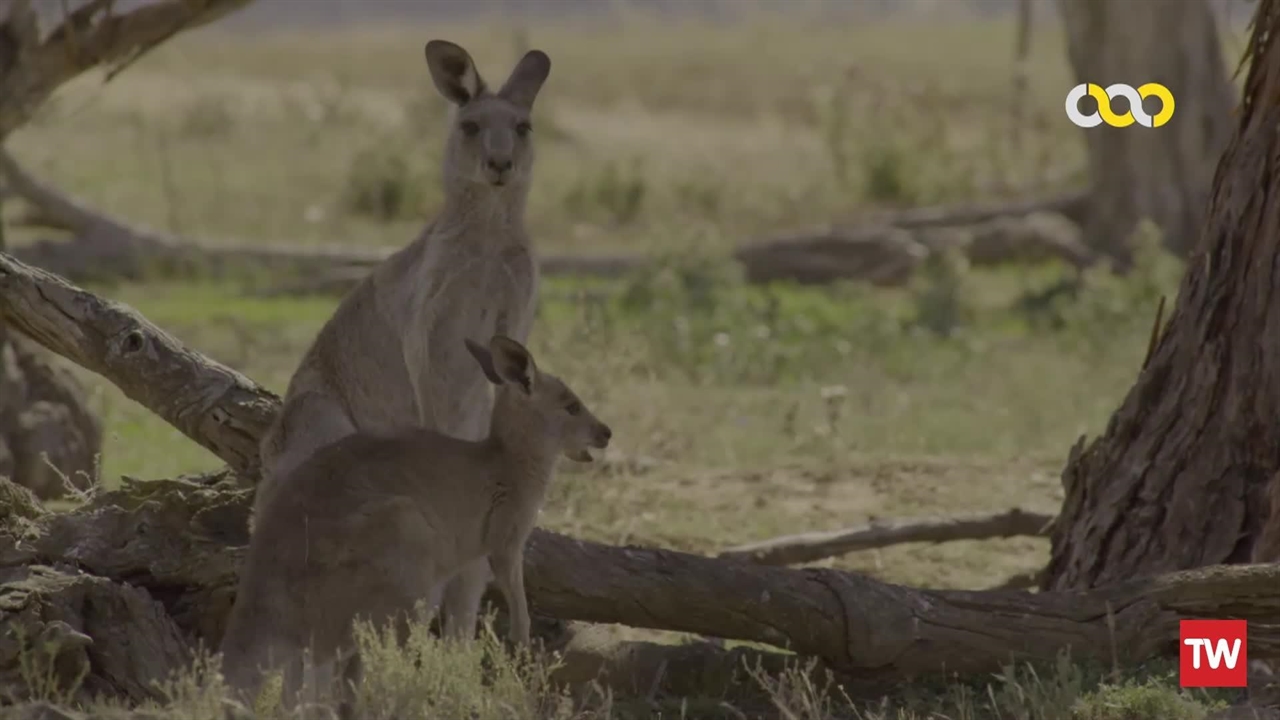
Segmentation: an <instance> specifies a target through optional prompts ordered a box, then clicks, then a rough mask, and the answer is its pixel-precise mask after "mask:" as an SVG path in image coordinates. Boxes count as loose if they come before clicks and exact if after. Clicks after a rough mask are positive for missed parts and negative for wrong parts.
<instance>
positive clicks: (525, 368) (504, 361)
mask: <svg viewBox="0 0 1280 720" xmlns="http://www.w3.org/2000/svg"><path fill="white" fill-rule="evenodd" d="M489 354H490V356H492V357H493V369H494V370H496V371H497V373H498V377H500V378H502V380H503V381H504V382H509V383H514V384H516V385H519V386H520V387H521V388H522V389H523V390H524V392H525V394H526V395H532V394H533V380H534V378H536V377H537V376H538V368H537V366H536V365H534V364H533V356H532V355H530V354H529V351H528V350H526V349H525V347H524V346H523V345H521V344H520V343H518V342H516V341H515V340H512V339H511V338H509V337H506V336H504V335H494V336H493V339H492V340H490V341H489Z"/></svg>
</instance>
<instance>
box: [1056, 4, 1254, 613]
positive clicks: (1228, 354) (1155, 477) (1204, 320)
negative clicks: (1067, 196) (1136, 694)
mask: <svg viewBox="0 0 1280 720" xmlns="http://www.w3.org/2000/svg"><path fill="white" fill-rule="evenodd" d="M1121 4H1123V5H1125V6H1126V7H1128V6H1133V7H1134V8H1138V7H1141V8H1147V7H1148V6H1150V7H1151V8H1153V9H1155V8H1159V7H1163V6H1164V4H1163V3H1162V2H1156V1H1155V0H1153V1H1152V2H1147V3H1116V5H1121ZM1198 4H1199V3H1198V2H1197V3H1188V6H1192V5H1198ZM1168 10H1169V11H1170V12H1172V8H1168ZM1162 22H1163V21H1162ZM1247 57H1249V58H1250V59H1251V66H1250V70H1249V76H1248V80H1247V83H1246V89H1245V93H1246V94H1245V99H1244V102H1243V105H1242V108H1241V112H1240V114H1239V121H1238V123H1239V124H1238V127H1237V129H1236V132H1235V135H1234V137H1233V138H1232V141H1231V144H1230V145H1229V147H1228V148H1227V150H1226V153H1225V155H1223V157H1222V161H1221V163H1220V164H1219V165H1218V170H1217V174H1216V176H1215V178H1214V185H1213V195H1212V198H1211V202H1210V204H1209V208H1208V213H1207V220H1206V222H1205V225H1204V230H1203V239H1202V241H1201V243H1200V245H1199V246H1198V248H1197V250H1196V251H1195V252H1194V253H1193V254H1192V255H1191V257H1190V259H1189V261H1188V266H1187V270H1186V274H1185V276H1184V277H1183V280H1182V286H1181V288H1180V290H1179V293H1178V298H1177V302H1176V304H1175V306H1174V309H1173V312H1172V313H1171V315H1170V317H1169V321H1168V325H1167V328H1166V329H1165V330H1164V332H1163V334H1162V336H1161V337H1160V339H1159V340H1158V341H1157V344H1156V347H1155V351H1154V353H1153V354H1152V356H1151V357H1150V361H1149V363H1148V364H1147V365H1146V367H1145V368H1143V369H1142V370H1141V371H1140V372H1139V373H1138V377H1137V380H1136V382H1135V383H1134V386H1133V388H1132V389H1131V390H1130V391H1129V393H1128V395H1127V396H1126V397H1125V399H1124V402H1123V403H1122V405H1121V406H1120V408H1119V409H1118V410H1117V411H1116V412H1115V414H1114V415H1113V416H1112V418H1111V421H1110V422H1109V423H1108V425H1107V428H1106V431H1105V432H1104V433H1103V434H1102V435H1101V436H1100V437H1098V438H1097V439H1096V440H1094V441H1093V442H1092V443H1091V444H1089V445H1088V448H1087V449H1085V446H1084V438H1081V440H1080V442H1078V443H1077V445H1076V447H1075V448H1073V449H1072V452H1071V456H1070V458H1069V459H1068V461H1067V465H1066V468H1065V470H1064V471H1063V475H1062V482H1063V488H1064V490H1065V494H1066V497H1065V500H1064V503H1063V508H1062V513H1061V516H1060V517H1059V519H1058V522H1057V523H1056V526H1055V529H1054V532H1053V534H1052V548H1053V549H1052V558H1051V560H1050V563H1049V566H1048V569H1047V572H1046V575H1045V582H1044V587H1046V588H1053V589H1060V588H1085V587H1091V586H1094V585H1099V584H1104V583H1108V582H1113V581H1116V580H1120V579H1124V578H1129V577H1133V576H1134V575H1138V574H1145V573H1156V572H1164V571H1169V570H1176V569H1181V568H1191V567H1197V566H1201V565H1212V564H1217V563H1234V562H1245V561H1248V559H1249V557H1250V553H1251V551H1252V548H1253V545H1254V543H1255V541H1256V540H1257V539H1258V537H1259V531H1260V529H1261V527H1262V525H1263V523H1264V520H1265V519H1266V517H1267V515H1268V507H1267V503H1266V502H1265V489H1266V486H1267V484H1268V482H1269V481H1270V480H1271V478H1272V477H1273V476H1274V475H1275V474H1276V471H1277V469H1280V445H1277V444H1276V443H1275V442H1274V440H1273V438H1275V437H1276V436H1277V435H1278V434H1280V344H1277V343H1278V341H1277V338H1280V297H1277V295H1276V288H1277V280H1276V276H1275V269H1276V268H1277V267H1280V165H1277V164H1276V163H1274V162H1273V161H1272V158H1273V157H1275V155H1276V153H1277V152H1278V151H1280V148H1277V139H1276V135H1275V127H1276V126H1277V124H1278V123H1280V104H1278V103H1277V102H1276V98H1277V97H1280V2H1276V1H1275V0H1264V1H1263V2H1262V3H1261V4H1260V6H1259V9H1258V15H1257V16H1256V18H1255V27H1254V31H1253V38H1252V40H1251V42H1250V45H1249V50H1248V56H1247ZM1156 79H1160V78H1156ZM1174 92H1175V93H1176V92H1178V90H1177V88H1176V87H1175V88H1174ZM1192 97H1194V96H1192ZM1184 107H1185V106H1184V105H1183V101H1182V100H1181V99H1179V105H1178V108H1179V110H1178V112H1179V113H1182V112H1184V110H1183V108H1184ZM1187 109H1188V110H1191V112H1188V115H1189V116H1191V117H1192V118H1194V117H1195V115H1194V113H1195V110H1194V106H1193V107H1192V108H1187ZM1205 111H1206V112H1207V111H1208V109H1207V108H1206V110H1205ZM1175 122H1176V117H1175ZM1144 132H1145V134H1146V135H1147V136H1149V137H1151V138H1155V137H1157V136H1158V135H1159V133H1158V132H1155V131H1145V129H1144V130H1138V131H1135V133H1134V134H1135V135H1143V134H1144Z"/></svg>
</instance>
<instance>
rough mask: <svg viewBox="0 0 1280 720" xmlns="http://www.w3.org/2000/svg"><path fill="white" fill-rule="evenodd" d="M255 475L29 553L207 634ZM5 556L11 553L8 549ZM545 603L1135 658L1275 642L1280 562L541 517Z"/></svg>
mask: <svg viewBox="0 0 1280 720" xmlns="http://www.w3.org/2000/svg"><path fill="white" fill-rule="evenodd" d="M248 495H249V492H248V490H247V489H244V488H243V487H241V486H240V484H239V483H237V482H235V481H234V480H231V479H230V478H228V479H226V480H224V481H223V482H220V483H210V482H208V481H192V480H172V481H162V482H154V481H153V482H150V483H146V482H140V483H127V484H126V485H125V488H124V489H123V490H120V491H116V492H112V493H106V494H103V495H101V496H99V497H98V498H96V499H94V500H93V501H92V502H91V503H90V504H89V505H87V506H86V507H84V508H82V509H79V510H76V511H74V512H71V513H59V514H49V515H47V516H45V517H42V518H41V519H39V520H38V521H37V529H36V530H35V531H34V534H35V535H37V538H36V539H35V540H33V541H29V542H28V543H26V545H25V546H24V547H28V548H29V549H28V550H27V551H26V552H25V556H19V557H18V558H16V559H17V560H19V561H22V562H27V563H30V562H42V563H49V564H53V563H65V564H74V565H75V566H77V567H80V568H83V569H84V570H86V571H88V572H90V573H93V574H95V575H98V576H102V577H107V578H112V579H119V580H126V579H127V581H128V582H129V583H130V584H131V585H133V586H135V587H139V588H143V589H146V590H148V591H149V592H150V593H151V594H152V596H153V597H155V598H157V599H158V600H160V601H161V602H162V603H164V605H165V607H166V608H167V609H168V610H169V613H170V615H171V616H172V617H173V618H174V619H175V620H177V621H178V624H179V626H180V627H183V629H186V630H188V631H191V632H193V633H194V634H196V635H197V637H203V638H206V639H208V638H213V637H217V636H218V635H219V634H220V633H221V626H222V623H223V622H224V620H225V615H226V610H227V607H228V605H229V602H230V599H231V592H232V588H233V587H234V582H235V570H236V568H237V567H238V565H239V562H240V560H241V557H242V555H243V551H244V548H243V543H244V541H245V535H244V533H245V530H244V527H245V522H246V520H247V513H248V505H249V503H248ZM10 555H11V557H10V559H9V561H10V562H13V560H14V558H12V553H11V554H10ZM526 563H527V567H526V573H527V576H528V580H527V584H528V593H529V597H530V601H531V605H532V607H533V608H535V609H536V610H537V611H538V612H539V613H543V614H548V615H551V616H554V617H561V618H573V619H577V620H585V621H589V622H600V623H621V624H625V625H630V626H633V627H641V628H653V629H663V630H676V631H685V632H693V633H699V634H705V635H711V636H716V637H727V638H736V639H743V640H751V641H755V642H761V643H766V644H770V645H774V646H777V647H784V648H788V649H791V650H794V651H795V652H797V653H800V654H803V655H810V656H817V657H820V658H822V659H823V660H824V662H825V663H827V664H828V666H830V667H832V668H833V669H835V670H837V671H842V672H845V673H849V674H852V675H854V676H857V677H859V678H861V679H863V680H879V681H889V680H893V679H897V680H901V679H904V678H908V677H911V676H915V675H919V674H923V673H938V672H942V671H944V670H946V671H948V672H957V673H962V674H964V673H977V672H985V671H990V670H994V669H996V668H998V667H999V666H1000V665H1001V664H1003V663H1007V662H1008V661H1009V660H1010V659H1014V658H1020V659H1040V660H1050V659H1052V658H1054V657H1055V654H1056V653H1057V652H1059V651H1060V650H1062V649H1063V648H1065V647H1070V648H1072V651H1073V654H1074V656H1075V657H1076V658H1077V659H1080V660H1095V661H1104V662H1110V660H1111V658H1112V653H1113V652H1114V653H1116V655H1117V656H1118V659H1119V660H1120V661H1121V662H1126V663H1127V662H1137V661H1141V660H1144V659H1147V658H1150V657H1153V656H1157V655H1168V654H1171V653H1176V646H1177V638H1178V620H1179V619H1181V618H1185V617H1224V616H1225V617H1241V618H1245V619H1248V620H1250V621H1251V626H1250V648H1249V653H1250V657H1252V658H1266V657H1275V656H1276V655H1277V651H1280V622H1277V620H1280V598H1277V597H1276V595H1275V593H1274V587H1275V583H1276V582H1280V567H1276V566H1270V565H1251V566H1229V567H1214V568H1205V569H1200V570H1195V571H1185V572H1182V573H1177V574H1172V575H1166V576H1161V577H1157V578H1147V579H1139V580H1133V581H1130V582H1127V583H1122V584H1117V585H1112V586H1107V587H1103V588H1099V589H1096V590H1090V591H1084V592H1045V593H1038V594H1030V593H1024V592H997V591H985V592H968V591H949V590H917V589H912V588H907V587H901V586H897V585H891V584H887V583H881V582H879V581H876V580H874V579H872V578H869V577H865V576H862V575H859V574H854V573H846V572H840V571H835V570H825V569H807V570H794V569H789V568H778V567H765V566H758V565H752V564H748V563H742V562H735V561H727V560H718V559H715V558H707V557H701V556H697V555H692V554H688V553H682V552H673V551H664V550H654V549H647V548H638V547H625V548H620V547H613V546H609V545H601V544H598V543H593V542H586V541H581V540H575V539H572V538H568V537H565V536H563V535H558V534H556V533H552V532H547V531H544V530H540V531H537V532H535V534H534V536H533V538H532V539H531V542H530V546H529V552H528V554H527V556H526Z"/></svg>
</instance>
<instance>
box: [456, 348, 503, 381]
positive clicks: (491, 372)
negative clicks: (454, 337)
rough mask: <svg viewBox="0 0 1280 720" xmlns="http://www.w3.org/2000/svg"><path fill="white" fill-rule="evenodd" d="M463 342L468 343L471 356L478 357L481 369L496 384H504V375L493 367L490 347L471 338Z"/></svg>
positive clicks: (477, 361)
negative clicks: (499, 373)
mask: <svg viewBox="0 0 1280 720" xmlns="http://www.w3.org/2000/svg"><path fill="white" fill-rule="evenodd" d="M462 342H463V343H465V344H466V346H467V350H469V351H470V352H471V357H473V358H475V359H476V363H478V364H479V365H480V371H481V372H483V373H484V376H485V377H486V378H488V379H489V382H491V383H493V384H494V385H501V384H502V377H501V376H500V375H498V371H497V370H496V369H494V367H493V355H492V354H491V353H490V352H489V348H487V347H485V346H483V345H481V344H480V343H478V342H475V341H474V340H472V339H471V338H464V339H463V341H462Z"/></svg>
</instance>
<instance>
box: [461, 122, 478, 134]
mask: <svg viewBox="0 0 1280 720" xmlns="http://www.w3.org/2000/svg"><path fill="white" fill-rule="evenodd" d="M458 127H460V128H462V134H463V135H466V136H467V137H474V136H475V135H476V133H478V132H480V125H479V124H477V123H476V122H475V121H473V120H463V121H462V122H460V123H458Z"/></svg>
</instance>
